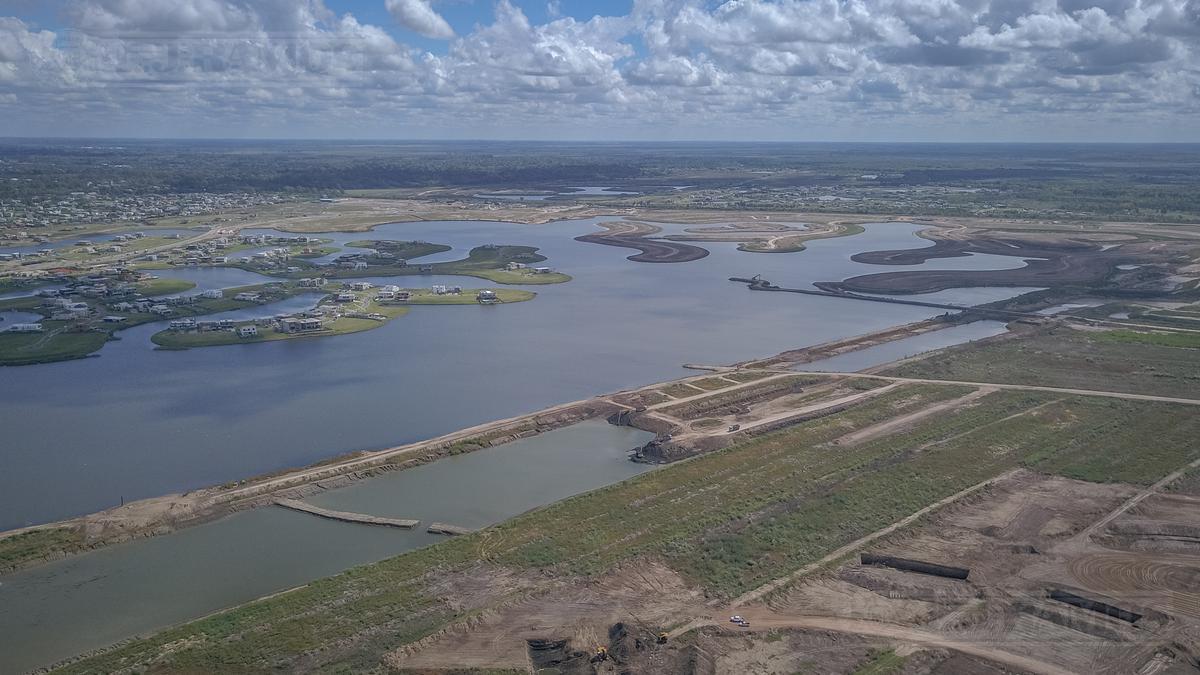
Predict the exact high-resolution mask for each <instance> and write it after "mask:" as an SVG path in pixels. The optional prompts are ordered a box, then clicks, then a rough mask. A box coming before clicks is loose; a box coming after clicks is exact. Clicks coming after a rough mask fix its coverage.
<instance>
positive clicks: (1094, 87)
mask: <svg viewBox="0 0 1200 675" xmlns="http://www.w3.org/2000/svg"><path fill="white" fill-rule="evenodd" d="M0 136H72V137H74V136H97V137H106V136H107V137H159V138H333V139H502V140H509V139H511V140H519V139H530V140H635V141H636V140H655V141H663V140H762V141H948V142H955V141H982V142H1012V141H1029V142H1040V141H1083V142H1088V141H1100V142H1126V141H1128V142H1146V141H1149V142H1173V141H1187V142H1200V0H961V1H958V2H953V1H950V0H728V1H725V2H721V1H712V0H708V1H706V0H611V1H608V2H602V1H599V0H549V1H547V0H49V1H47V0H0Z"/></svg>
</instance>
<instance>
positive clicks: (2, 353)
mask: <svg viewBox="0 0 1200 675" xmlns="http://www.w3.org/2000/svg"><path fill="white" fill-rule="evenodd" d="M42 327H43V329H44V331H45V332H42V333H0V366H28V365H32V364H35V363H52V362H54V361H68V360H71V359H81V358H83V357H85V356H87V355H88V354H91V353H92V352H95V351H99V349H100V348H101V347H103V346H104V343H105V342H107V341H108V338H109V334H108V333H106V332H104V331H86V332H68V331H66V330H65V324H64V322H62V321H43V322H42Z"/></svg>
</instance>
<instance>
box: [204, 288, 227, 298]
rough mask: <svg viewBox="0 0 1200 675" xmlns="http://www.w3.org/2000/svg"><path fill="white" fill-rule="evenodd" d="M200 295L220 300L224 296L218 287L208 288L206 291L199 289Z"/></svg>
mask: <svg viewBox="0 0 1200 675" xmlns="http://www.w3.org/2000/svg"><path fill="white" fill-rule="evenodd" d="M200 297H202V298H208V299H209V300H220V299H221V298H223V297H225V293H224V292H223V291H222V290H221V289H219V288H210V289H209V290H207V291H201V292H200Z"/></svg>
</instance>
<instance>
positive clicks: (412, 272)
mask: <svg viewBox="0 0 1200 675" xmlns="http://www.w3.org/2000/svg"><path fill="white" fill-rule="evenodd" d="M376 243H378V242H376ZM401 243H407V244H410V245H412V246H420V247H424V249H425V250H427V252H426V253H420V255H428V254H429V253H435V252H437V251H445V250H449V248H450V247H448V246H443V245H441V244H427V243H424V242H401ZM397 257H398V258H404V256H401V255H399V254H397ZM409 257H417V256H416V255H409ZM405 259H406V260H407V258H405ZM545 259H546V256H543V255H540V254H539V253H538V252H537V248H536V247H533V246H492V245H485V246H476V247H475V248H473V249H471V252H470V253H468V254H467V257H466V258H463V259H462V260H452V261H449V262H440V263H428V264H421V263H420V261H417V262H416V263H415V264H411V265H409V264H406V265H403V266H401V265H398V264H378V265H376V264H369V263H370V261H366V262H368V265H367V268H366V269H357V270H356V269H346V268H342V267H337V268H325V267H320V268H318V267H316V266H314V265H312V264H309V263H303V264H302V265H301V267H302V269H301V270H300V271H298V272H282V271H279V270H269V269H268V270H264V269H260V268H258V267H255V266H254V265H253V264H247V265H236V266H237V267H243V268H244V269H248V270H251V271H254V272H260V273H263V274H269V275H271V276H275V277H285V278H290V279H300V278H303V277H309V276H313V275H314V274H317V273H318V272H319V273H320V274H322V275H323V276H326V277H328V278H330V279H355V278H359V277H399V276H418V275H423V274H436V275H445V276H468V277H478V278H480V279H487V280H488V281H493V282H495V283H498V284H522V285H542V284H561V283H563V282H566V281H570V280H571V277H570V276H568V275H566V274H562V273H560V272H548V273H545V274H538V273H537V272H534V271H533V270H532V269H516V270H509V269H505V268H506V267H507V266H508V264H509V263H510V262H511V263H520V264H522V265H532V264H534V263H539V262H542V261H544V260H545ZM296 262H301V263H302V261H296Z"/></svg>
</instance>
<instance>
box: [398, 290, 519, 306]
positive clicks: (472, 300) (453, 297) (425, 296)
mask: <svg viewBox="0 0 1200 675" xmlns="http://www.w3.org/2000/svg"><path fill="white" fill-rule="evenodd" d="M410 292H411V293H412V297H410V298H409V300H408V304H410V305H477V304H479V300H477V299H476V295H477V294H478V293H479V290H478V289H474V288H464V289H463V292H462V293H442V294H441V295H438V294H437V293H434V292H433V291H431V290H429V289H427V288H418V289H412V290H411V291H410ZM492 292H493V293H495V294H496V297H497V298H499V300H500V303H501V304H507V303H513V302H526V301H528V300H532V299H534V298H535V297H537V293H534V292H533V291H523V290H519V289H516V288H496V289H492Z"/></svg>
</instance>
